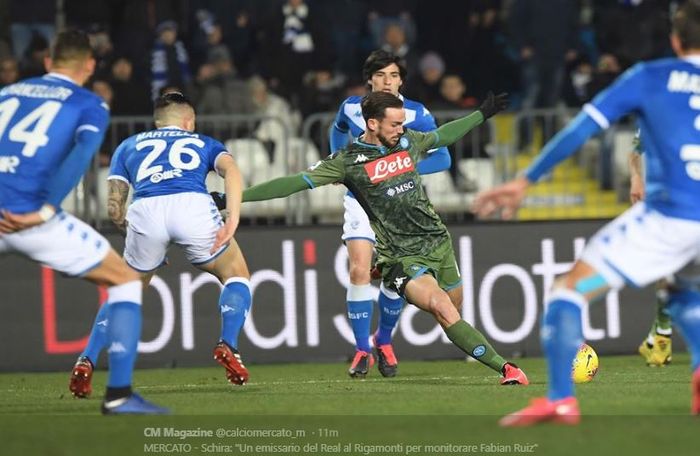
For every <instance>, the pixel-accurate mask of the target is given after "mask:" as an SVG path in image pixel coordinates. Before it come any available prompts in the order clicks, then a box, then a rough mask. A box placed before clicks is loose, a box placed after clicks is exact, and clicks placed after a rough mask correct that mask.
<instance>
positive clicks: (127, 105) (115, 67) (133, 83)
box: [109, 57, 153, 116]
mask: <svg viewBox="0 0 700 456" xmlns="http://www.w3.org/2000/svg"><path fill="white" fill-rule="evenodd" d="M109 83H110V84H111V85H112V90H113V92H114V100H113V102H112V104H111V108H112V115H113V116H146V115H150V114H151V113H152V111H153V105H152V104H151V98H150V96H149V95H150V90H149V88H148V84H146V83H145V81H143V80H141V79H140V78H137V77H136V76H135V75H134V67H133V64H132V63H131V61H130V60H129V59H127V58H126V57H119V58H117V59H116V60H115V61H114V63H113V64H112V69H111V77H110V78H109Z"/></svg>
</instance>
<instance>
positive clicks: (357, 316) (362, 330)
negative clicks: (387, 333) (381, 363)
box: [347, 284, 374, 352]
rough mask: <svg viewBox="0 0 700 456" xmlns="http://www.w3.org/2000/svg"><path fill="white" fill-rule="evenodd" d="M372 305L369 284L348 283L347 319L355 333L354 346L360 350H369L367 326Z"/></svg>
mask: <svg viewBox="0 0 700 456" xmlns="http://www.w3.org/2000/svg"><path fill="white" fill-rule="evenodd" d="M373 306H374V300H373V299H372V287H371V285H369V284H367V285H353V284H350V286H349V287H348V292H347V309H348V319H349V320H350V326H352V332H353V334H354V335H355V347H356V348H357V350H360V351H365V352H369V351H370V347H369V326H370V323H372V307H373Z"/></svg>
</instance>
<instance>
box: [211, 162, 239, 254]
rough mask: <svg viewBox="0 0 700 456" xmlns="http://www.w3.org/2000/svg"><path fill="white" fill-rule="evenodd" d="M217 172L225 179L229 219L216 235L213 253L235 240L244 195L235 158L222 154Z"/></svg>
mask: <svg viewBox="0 0 700 456" xmlns="http://www.w3.org/2000/svg"><path fill="white" fill-rule="evenodd" d="M216 170H217V172H218V173H219V175H220V176H221V177H223V178H224V188H225V189H226V211H227V212H228V217H227V218H226V223H225V224H224V226H222V227H221V228H220V229H219V231H217V233H216V241H215V242H214V245H213V246H212V248H211V253H215V252H216V251H217V250H219V249H220V248H221V246H223V245H225V244H227V243H228V242H229V241H230V240H231V238H233V235H234V233H235V232H236V229H237V228H238V222H239V220H240V214H241V198H242V194H243V179H242V178H241V172H240V170H239V169H238V165H236V162H235V161H234V159H233V157H231V156H230V155H228V154H221V155H220V156H219V158H218V159H217V160H216Z"/></svg>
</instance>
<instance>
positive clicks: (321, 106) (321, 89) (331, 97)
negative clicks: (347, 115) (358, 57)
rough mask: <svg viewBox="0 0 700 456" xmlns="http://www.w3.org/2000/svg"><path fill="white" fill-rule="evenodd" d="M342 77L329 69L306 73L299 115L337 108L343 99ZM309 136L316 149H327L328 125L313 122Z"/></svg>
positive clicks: (305, 116)
mask: <svg viewBox="0 0 700 456" xmlns="http://www.w3.org/2000/svg"><path fill="white" fill-rule="evenodd" d="M343 82H344V78H343V77H342V76H340V75H338V74H333V72H332V71H331V70H330V69H319V70H315V71H312V72H310V73H307V74H306V77H305V78H304V87H303V88H302V92H301V105H300V107H301V115H302V116H303V117H304V118H307V117H308V116H309V115H311V114H314V113H317V112H329V111H334V110H336V109H337V108H338V104H339V103H340V102H341V101H342V100H343ZM308 134H309V138H310V139H311V141H312V142H313V143H314V145H315V146H316V148H317V149H318V150H324V151H325V150H328V126H327V125H324V124H323V122H313V123H312V124H311V126H310V129H309V131H308Z"/></svg>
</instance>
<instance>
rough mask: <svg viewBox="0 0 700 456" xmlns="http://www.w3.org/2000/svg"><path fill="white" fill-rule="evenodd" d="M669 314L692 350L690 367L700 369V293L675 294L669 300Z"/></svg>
mask: <svg viewBox="0 0 700 456" xmlns="http://www.w3.org/2000/svg"><path fill="white" fill-rule="evenodd" d="M666 308H667V309H668V313H669V314H670V315H671V319H672V320H673V323H674V324H675V325H676V327H677V328H678V329H679V331H680V333H681V335H682V336H683V339H685V343H686V345H687V346H688V350H690V354H691V359H690V367H691V368H692V370H693V371H695V370H696V369H697V368H698V367H700V293H698V292H697V291H686V290H684V291H679V292H673V293H671V294H670V295H669V299H668V306H667V307H666Z"/></svg>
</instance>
